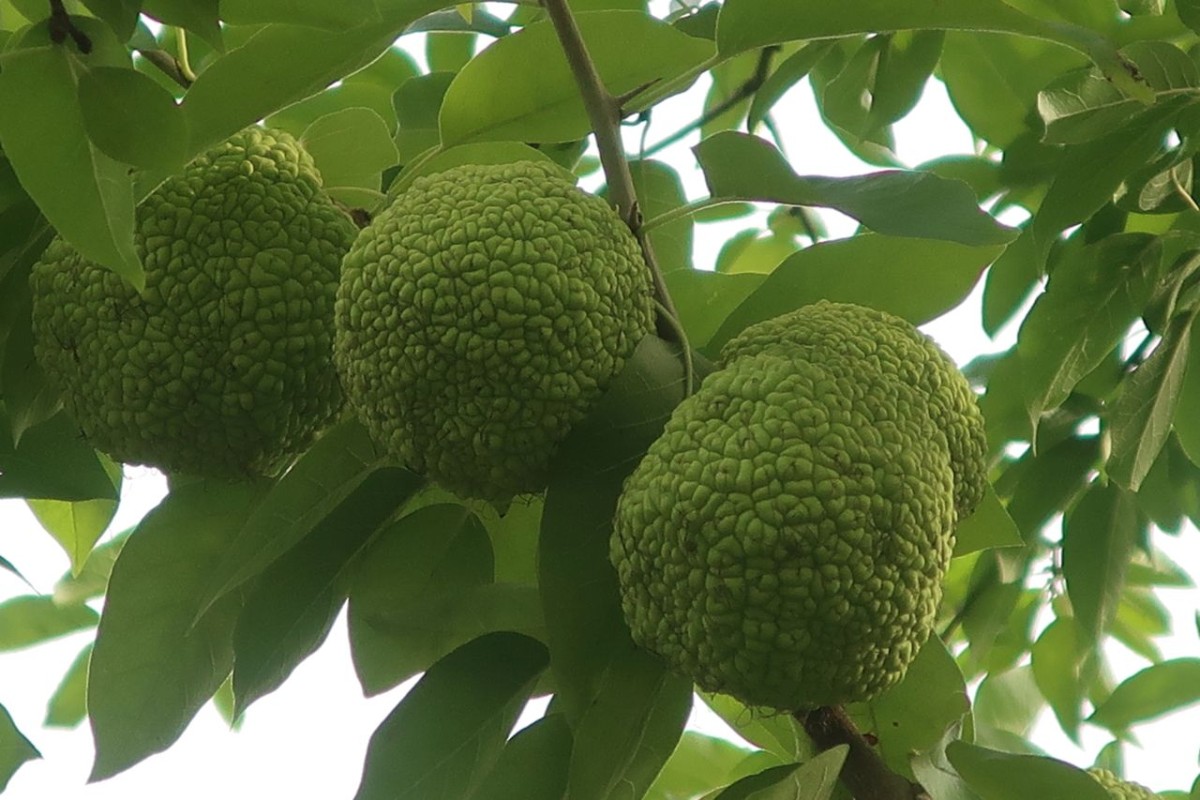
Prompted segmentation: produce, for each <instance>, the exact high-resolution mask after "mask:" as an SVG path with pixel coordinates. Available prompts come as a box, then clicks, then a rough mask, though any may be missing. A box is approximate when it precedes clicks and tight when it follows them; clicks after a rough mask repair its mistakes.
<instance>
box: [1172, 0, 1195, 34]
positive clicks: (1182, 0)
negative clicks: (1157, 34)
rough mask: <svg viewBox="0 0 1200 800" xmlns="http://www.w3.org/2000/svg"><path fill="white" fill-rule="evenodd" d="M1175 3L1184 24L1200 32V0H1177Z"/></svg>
mask: <svg viewBox="0 0 1200 800" xmlns="http://www.w3.org/2000/svg"><path fill="white" fill-rule="evenodd" d="M1174 5H1175V11H1176V12H1177V13H1178V14H1179V18H1180V19H1181V20H1183V24H1184V25H1187V26H1188V27H1189V28H1191V29H1192V30H1193V31H1196V32H1198V33H1200V0H1175V3H1174Z"/></svg>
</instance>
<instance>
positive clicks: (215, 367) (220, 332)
mask: <svg viewBox="0 0 1200 800" xmlns="http://www.w3.org/2000/svg"><path fill="white" fill-rule="evenodd" d="M355 233H356V229H355V227H354V225H353V223H351V221H350V219H349V217H348V216H346V215H345V214H344V213H342V212H341V211H340V210H339V209H338V208H337V207H336V206H335V205H334V204H333V202H332V200H330V198H329V197H328V195H327V194H326V193H325V191H324V189H323V188H322V186H321V177H320V175H319V173H318V172H317V170H316V167H315V165H314V164H313V160H312V158H311V156H309V155H308V154H307V153H306V152H305V151H304V150H303V148H302V147H301V146H300V144H299V142H297V141H296V140H295V139H294V138H292V137H291V136H290V135H288V134H286V133H283V132H281V131H272V130H267V129H263V128H258V127H252V128H248V129H246V130H244V131H242V132H240V133H238V134H237V135H235V136H233V137H232V138H230V139H229V140H228V141H226V142H224V143H222V144H221V145H219V146H217V147H215V148H213V149H211V150H210V151H208V152H206V153H204V154H203V155H201V156H199V157H198V158H196V159H195V160H194V161H192V162H191V163H190V164H188V166H187V167H186V168H185V169H184V171H183V172H182V173H181V174H179V175H177V176H175V177H172V178H170V179H169V180H167V181H166V182H165V183H163V184H162V186H160V187H159V188H158V189H156V190H155V191H154V192H153V193H152V194H151V195H150V196H149V197H147V198H146V199H145V200H144V201H143V202H142V203H141V204H140V205H139V206H138V208H137V217H136V228H135V234H134V235H135V240H134V244H135V246H136V248H137V253H138V255H139V257H140V258H141V260H142V263H143V265H144V267H145V276H146V287H145V290H144V291H142V292H141V293H139V292H137V291H136V290H135V289H134V288H133V287H131V286H130V285H129V284H128V283H126V282H125V281H124V280H123V279H122V278H120V277H119V276H118V275H117V274H115V273H114V272H112V271H110V270H108V269H106V268H104V267H102V266H100V265H98V264H95V263H93V262H91V261H88V260H87V259H85V258H84V257H83V256H81V255H80V254H79V252H78V251H76V250H75V249H74V248H72V247H71V246H70V245H68V244H66V243H65V242H63V241H61V240H55V241H54V242H52V243H51V245H50V246H49V247H48V248H47V249H46V252H45V253H44V254H43V255H42V258H41V260H40V261H39V262H38V263H37V264H36V265H35V266H34V268H33V271H32V274H31V276H30V284H31V287H32V290H33V332H34V336H35V347H34V352H35V354H36V356H37V360H38V362H39V363H40V364H41V366H42V368H43V370H44V371H45V373H46V376H47V378H48V379H49V380H50V381H51V383H52V384H53V385H54V386H55V387H56V388H57V389H58V390H59V391H60V392H61V394H62V398H63V402H64V405H65V406H66V408H67V410H68V411H69V412H70V414H71V415H72V416H73V417H74V419H75V420H76V422H77V423H78V425H79V427H80V429H81V430H82V432H83V435H84V437H85V438H86V439H87V440H88V441H89V442H90V443H91V444H92V445H93V446H95V447H97V448H98V449H100V450H103V451H104V452H106V453H108V454H109V455H111V456H112V457H113V458H115V459H118V460H120V461H125V462H129V463H139V464H150V465H153V466H156V467H160V468H162V469H165V470H168V471H172V472H184V473H189V474H194V475H202V476H210V477H224V478H243V477H247V476H253V475H259V474H272V473H274V472H276V471H278V470H279V469H281V468H282V467H283V466H286V464H287V463H288V462H289V461H290V460H292V459H293V458H295V456H296V455H298V454H299V453H301V452H303V450H304V449H305V448H306V447H307V446H308V444H309V443H310V442H311V441H312V439H313V437H314V436H315V434H316V433H317V431H318V430H319V429H321V428H322V427H323V426H324V425H326V424H327V423H328V422H329V421H330V420H331V418H332V417H333V415H334V414H335V413H336V412H337V410H338V409H339V407H340V405H341V391H340V388H339V386H338V381H337V373H336V371H335V369H334V367H333V362H332V350H333V302H334V294H335V291H336V288H337V280H338V272H339V267H340V263H341V259H342V257H343V256H344V255H345V253H346V251H347V250H348V249H349V247H350V243H351V242H352V241H353V239H354V236H355Z"/></svg>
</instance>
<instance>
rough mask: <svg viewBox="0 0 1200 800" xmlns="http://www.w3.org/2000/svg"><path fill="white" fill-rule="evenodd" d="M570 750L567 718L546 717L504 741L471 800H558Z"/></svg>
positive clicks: (563, 790) (559, 799) (568, 763)
mask: <svg viewBox="0 0 1200 800" xmlns="http://www.w3.org/2000/svg"><path fill="white" fill-rule="evenodd" d="M571 747H572V738H571V726H570V725H568V724H567V718H566V717H565V716H563V715H562V714H547V715H546V716H544V717H542V718H541V719H539V720H538V721H537V722H534V723H533V724H532V725H529V726H528V727H526V728H522V729H521V730H520V731H518V732H517V734H516V735H515V736H513V737H512V738H511V739H509V740H508V743H507V744H505V745H504V750H503V751H502V752H501V753H500V758H499V760H497V761H496V766H495V767H493V768H492V771H491V772H490V773H489V774H488V776H487V778H486V779H485V780H484V782H483V783H482V784H481V785H480V787H479V789H478V791H476V792H475V793H474V794H472V795H471V800H562V797H563V794H564V793H565V792H566V791H567V769H568V767H569V766H570V763H571Z"/></svg>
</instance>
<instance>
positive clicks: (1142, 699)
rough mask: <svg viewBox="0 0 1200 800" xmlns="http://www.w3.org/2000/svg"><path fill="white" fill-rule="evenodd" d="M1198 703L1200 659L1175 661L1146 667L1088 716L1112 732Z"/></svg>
mask: <svg viewBox="0 0 1200 800" xmlns="http://www.w3.org/2000/svg"><path fill="white" fill-rule="evenodd" d="M1197 702H1200V659H1197V658H1177V659H1174V660H1172V661H1164V662H1162V663H1161V664H1153V665H1151V666H1149V667H1146V668H1145V669H1144V670H1142V671H1141V672H1138V673H1136V674H1134V675H1133V676H1131V677H1130V678H1128V679H1127V680H1125V681H1124V682H1122V683H1120V684H1119V685H1118V686H1117V688H1116V689H1113V693H1112V694H1111V695H1110V696H1109V697H1108V699H1107V700H1105V701H1104V702H1103V703H1101V704H1100V707H1099V708H1097V709H1096V711H1095V712H1094V713H1093V714H1092V715H1091V716H1090V717H1088V722H1094V723H1095V724H1097V725H1102V726H1104V727H1105V728H1108V729H1109V730H1111V731H1114V732H1120V731H1124V730H1126V729H1128V728H1129V727H1130V726H1131V725H1135V724H1137V723H1139V722H1143V721H1145V720H1150V719H1154V718H1155V717H1158V716H1161V715H1162V714H1168V713H1170V712H1172V711H1175V710H1176V709H1180V708H1183V707H1185V706H1188V705H1191V704H1193V703H1197Z"/></svg>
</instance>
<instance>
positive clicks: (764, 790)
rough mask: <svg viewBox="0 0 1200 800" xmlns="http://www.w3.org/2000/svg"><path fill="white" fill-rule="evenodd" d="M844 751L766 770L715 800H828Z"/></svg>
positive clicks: (843, 748)
mask: <svg viewBox="0 0 1200 800" xmlns="http://www.w3.org/2000/svg"><path fill="white" fill-rule="evenodd" d="M847 751H848V748H847V747H846V745H840V744H839V745H837V746H836V747H832V748H830V749H829V750H826V751H825V752H823V753H821V754H820V755H818V756H816V757H814V758H812V759H810V760H809V761H807V762H805V763H804V764H785V765H783V766H780V767H770V768H768V769H765V770H763V771H762V772H760V773H758V774H757V775H751V776H749V777H746V778H742V779H741V780H740V781H738V782H737V783H734V784H733V785H732V786H730V787H728V788H727V789H725V791H723V792H721V793H720V794H718V795H717V796H716V798H715V800H829V799H830V798H831V797H833V791H834V789H835V788H836V787H837V781H838V776H839V775H840V774H841V772H842V764H843V763H844V762H845V760H846V753H847Z"/></svg>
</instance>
